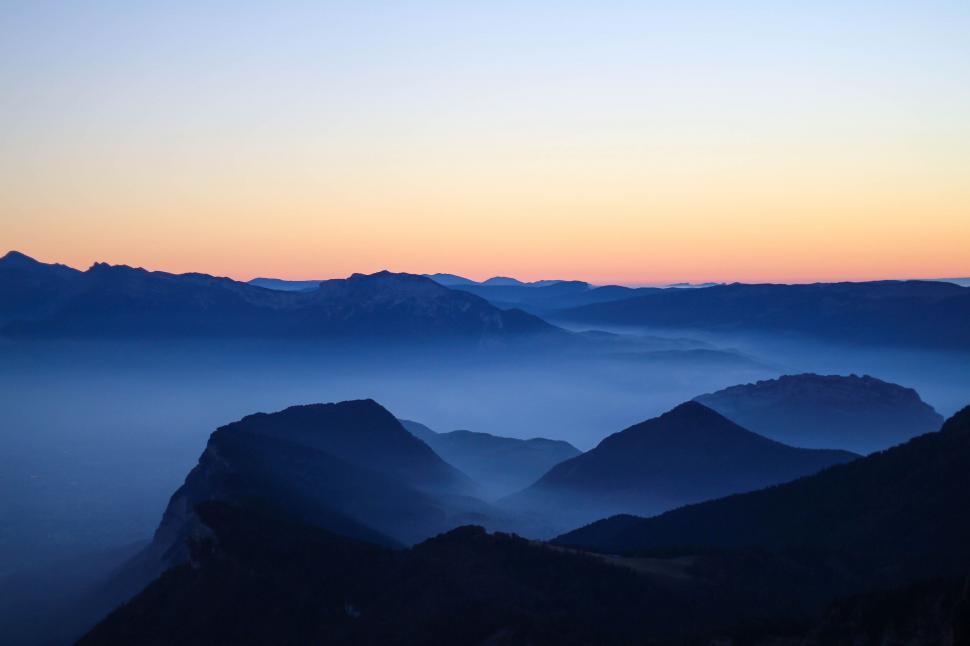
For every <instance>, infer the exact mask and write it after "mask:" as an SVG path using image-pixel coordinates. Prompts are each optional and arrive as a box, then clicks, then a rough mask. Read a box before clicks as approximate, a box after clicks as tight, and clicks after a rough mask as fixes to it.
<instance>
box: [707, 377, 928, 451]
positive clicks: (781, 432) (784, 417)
mask: <svg viewBox="0 0 970 646" xmlns="http://www.w3.org/2000/svg"><path fill="white" fill-rule="evenodd" d="M695 401H698V402H700V403H702V404H704V405H705V406H708V407H709V408H712V409H714V410H716V411H717V412H719V413H721V414H722V415H724V416H725V417H727V418H729V419H731V420H734V421H735V422H737V423H738V424H740V425H741V426H743V427H745V428H748V429H751V430H752V431H754V432H755V433H759V434H761V435H764V436H766V437H770V438H772V439H774V440H778V441H779V442H784V443H785V444H791V445H792V446H802V447H806V448H838V449H845V450H848V451H854V452H857V453H871V452H873V451H878V450H881V449H885V448H888V447H890V446H893V445H895V444H899V443H900V442H905V441H906V440H908V439H910V438H912V437H915V436H917V435H922V434H923V433H929V432H930V431H935V430H937V429H939V428H940V425H941V424H942V423H943V417H942V416H940V415H939V413H937V412H936V411H935V410H933V407H932V406H930V405H928V404H926V403H925V402H924V401H923V400H922V399H920V396H919V394H918V393H917V392H916V391H915V390H913V389H911V388H904V387H903V386H899V385H897V384H892V383H888V382H885V381H882V380H880V379H876V378H874V377H870V376H869V375H865V376H862V377H860V376H857V375H849V376H847V377H843V376H839V375H816V374H801V375H784V376H782V377H779V378H778V379H770V380H765V381H759V382H757V383H753V384H744V385H739V386H732V387H730V388H725V389H723V390H719V391H717V392H715V393H710V394H707V395H701V396H699V397H697V398H695Z"/></svg>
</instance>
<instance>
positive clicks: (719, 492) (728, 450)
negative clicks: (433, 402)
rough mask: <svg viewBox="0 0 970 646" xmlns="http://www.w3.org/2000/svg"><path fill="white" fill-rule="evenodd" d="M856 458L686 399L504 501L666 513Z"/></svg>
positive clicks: (574, 511) (583, 511)
mask: <svg viewBox="0 0 970 646" xmlns="http://www.w3.org/2000/svg"><path fill="white" fill-rule="evenodd" d="M855 457H857V456H856V455H854V454H852V453H848V452H846V451H829V450H815V449H797V448H794V447H790V446H786V445H784V444H780V443H778V442H775V441H773V440H769V439H767V438H765V437H762V436H760V435H757V434H755V433H752V432H750V431H748V430H746V429H744V428H742V427H740V426H738V425H737V424H735V423H734V422H732V421H731V420H729V419H727V418H725V417H724V416H722V415H720V414H718V413H716V412H715V411H713V410H711V409H709V408H707V407H706V406H703V405H701V404H698V403H697V402H687V403H685V404H681V405H680V406H677V407H676V408H674V409H673V410H671V411H669V412H667V413H664V414H663V415H661V416H660V417H657V418H654V419H650V420H647V421H645V422H641V423H640V424H636V425H634V426H631V427H630V428H628V429H626V430H624V431H620V432H619V433H614V434H613V435H610V436H609V437H607V438H606V439H604V440H603V441H602V442H600V444H599V445H598V446H597V447H596V448H594V449H592V450H591V451H588V452H586V453H584V454H582V455H579V456H577V457H575V458H572V459H571V460H567V461H565V462H562V463H560V464H558V465H556V466H555V467H553V468H552V469H551V470H550V471H549V472H548V473H547V474H545V475H544V476H543V477H542V478H541V479H539V481H538V482H536V483H535V484H533V485H532V486H531V487H529V488H527V489H525V490H524V491H521V492H519V493H517V494H513V495H512V496H509V497H508V498H505V499H503V500H502V501H501V502H502V504H503V505H507V506H509V507H511V508H524V509H542V508H552V509H562V510H565V511H566V512H567V514H568V515H571V516H573V517H585V518H587V519H591V518H595V517H596V515H597V514H598V515H599V516H600V517H602V516H603V514H604V513H605V514H610V513H620V512H626V513H641V514H649V513H659V512H661V511H665V510H667V509H672V508H674V507H678V506H680V505H683V504H686V503H690V502H697V501H701V500H707V499H710V498H717V497H721V496H724V495H727V494H729V493H736V492H740V491H751V490H754V489H760V488H761V487H765V486H768V485H771V484H776V483H779V482H786V481H788V480H793V479H795V478H798V477H800V476H803V475H806V474H810V473H815V472H817V471H820V470H822V469H824V468H825V467H828V466H831V465H833V464H838V463H841V462H846V461H849V460H852V459H854V458H855ZM635 510H637V511H635Z"/></svg>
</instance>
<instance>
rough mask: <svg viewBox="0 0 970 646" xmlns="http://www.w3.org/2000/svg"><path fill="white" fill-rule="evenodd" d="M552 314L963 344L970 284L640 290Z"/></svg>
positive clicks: (969, 333)
mask: <svg viewBox="0 0 970 646" xmlns="http://www.w3.org/2000/svg"><path fill="white" fill-rule="evenodd" d="M551 316H552V318H553V319H554V320H562V321H572V322H582V323H586V324H601V325H602V324H608V325H623V326H646V327H655V328H679V329H684V328H692V329H699V330H710V331H716V332H735V333H751V332H757V333H764V332H771V333H775V334H784V335H792V336H802V337H811V338H817V339H824V340H827V341H835V342H840V343H846V344H854V345H870V346H872V345H893V346H906V347H922V348H936V349H959V350H970V326H968V325H967V324H966V322H967V320H970V288H967V287H960V286H959V285H955V284H953V283H945V282H931V281H916V280H910V281H878V282H865V283H816V284H812V285H772V284H765V285H746V284H741V283H735V284H731V285H715V286H712V287H705V288H703V289H655V290H641V291H638V292H636V293H635V294H632V295H631V298H625V299H622V300H612V301H610V302H606V303H596V304H590V305H583V306H580V307H573V308H566V309H563V310H560V311H559V312H556V313H554V315H551Z"/></svg>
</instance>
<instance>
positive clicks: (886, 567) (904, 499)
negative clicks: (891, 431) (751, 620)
mask: <svg viewBox="0 0 970 646" xmlns="http://www.w3.org/2000/svg"><path fill="white" fill-rule="evenodd" d="M968 474H970V407H967V408H964V409H963V410H961V411H960V412H958V413H957V414H956V415H954V416H953V417H951V418H950V419H948V420H947V421H946V422H945V423H944V424H943V427H942V428H941V429H940V430H939V431H938V432H934V433H927V434H925V435H921V436H919V437H917V438H914V439H912V440H909V441H908V442H906V443H904V444H901V445H899V446H895V447H893V448H891V449H888V450H886V451H880V452H878V453H874V454H872V455H869V456H866V457H864V458H860V459H858V460H855V461H852V462H849V463H847V464H842V465H838V466H834V467H832V468H829V469H826V470H825V471H822V472H820V473H818V474H815V475H812V476H807V477H804V478H801V479H799V480H796V481H794V482H789V483H787V484H782V485H778V486H775V487H770V488H768V489H764V490H761V491H756V492H752V493H745V494H740V495H735V496H729V497H727V498H723V499H720V500H713V501H708V502H704V503H701V504H697V505H691V506H687V507H682V508H680V509H676V510H673V511H669V512H667V513H665V514H662V515H660V516H656V517H653V518H634V517H631V516H618V517H614V518H608V519H605V520H601V521H599V522H596V523H593V524H591V525H588V526H586V527H583V528H581V529H578V530H575V531H572V532H570V533H568V534H565V535H563V536H560V537H559V538H558V539H557V540H556V542H557V543H559V544H561V545H570V546H582V547H584V548H591V549H595V550H599V551H604V552H609V553H621V552H644V551H648V550H668V551H670V550H684V549H687V550H693V551H696V550H699V549H700V550H709V549H717V550H739V549H758V550H768V551H772V552H776V553H780V552H794V551H800V552H813V553H819V554H828V555H838V556H840V558H841V560H842V561H843V562H845V563H851V564H852V567H855V568H863V570H864V572H865V574H864V575H860V577H862V580H865V581H870V582H873V581H874V582H878V583H881V584H883V585H895V584H901V583H906V582H908V581H910V580H912V579H915V578H924V579H928V578H932V577H937V576H954V575H965V574H966V573H968V572H970V549H968V548H967V546H968V545H970V516H968V515H967V514H966V513H965V510H966V509H970V487H968V486H967V484H968V477H970V476H968ZM826 558H830V557H826Z"/></svg>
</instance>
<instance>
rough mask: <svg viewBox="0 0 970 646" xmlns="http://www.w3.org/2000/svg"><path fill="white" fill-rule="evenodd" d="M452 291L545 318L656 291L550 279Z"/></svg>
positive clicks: (463, 286) (466, 286) (465, 286)
mask: <svg viewBox="0 0 970 646" xmlns="http://www.w3.org/2000/svg"><path fill="white" fill-rule="evenodd" d="M451 287H452V289H457V290H461V291H465V292H468V293H470V294H475V295H476V296H480V297H482V298H484V299H485V300H487V301H488V302H490V303H492V304H493V305H496V306H497V307H502V308H511V307H519V308H521V309H523V310H525V311H527V312H530V313H532V314H536V315H538V316H544V315H547V314H551V313H554V312H557V311H558V310H561V309H563V308H570V307H577V306H580V305H588V304H590V303H602V302H606V301H613V300H619V299H624V298H630V297H632V296H634V295H636V294H638V293H640V292H642V291H645V290H649V289H654V288H645V287H644V288H632V287H621V286H619V285H606V286H603V287H594V286H593V285H590V284H589V283H586V282H583V281H580V280H546V281H538V282H535V283H518V282H517V283H504V282H497V283H491V282H488V281H486V282H485V283H471V284H456V285H451Z"/></svg>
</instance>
